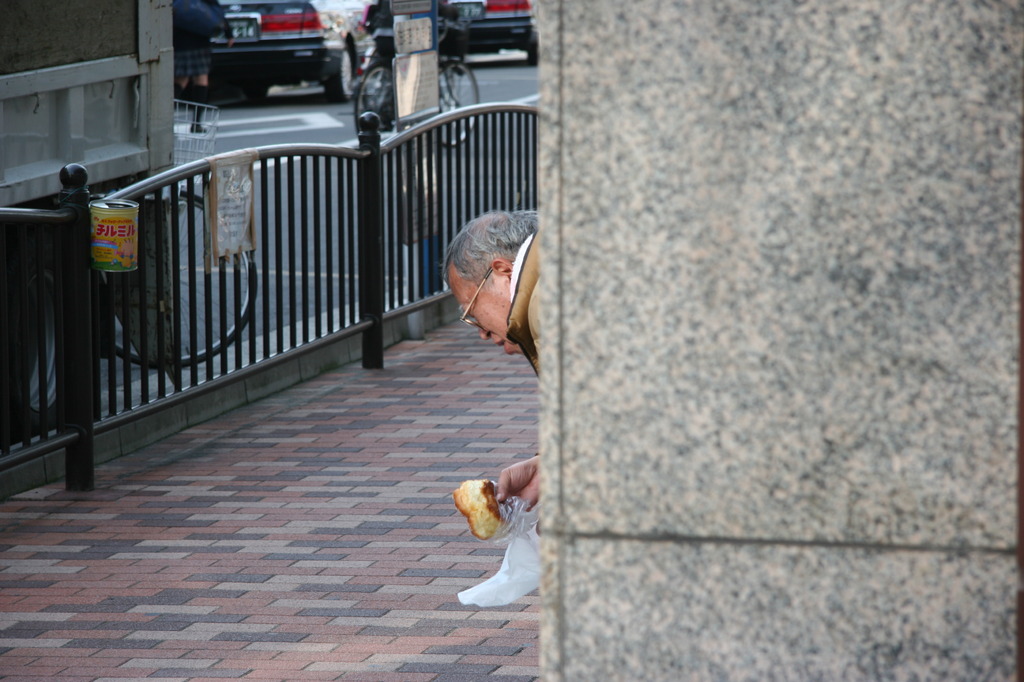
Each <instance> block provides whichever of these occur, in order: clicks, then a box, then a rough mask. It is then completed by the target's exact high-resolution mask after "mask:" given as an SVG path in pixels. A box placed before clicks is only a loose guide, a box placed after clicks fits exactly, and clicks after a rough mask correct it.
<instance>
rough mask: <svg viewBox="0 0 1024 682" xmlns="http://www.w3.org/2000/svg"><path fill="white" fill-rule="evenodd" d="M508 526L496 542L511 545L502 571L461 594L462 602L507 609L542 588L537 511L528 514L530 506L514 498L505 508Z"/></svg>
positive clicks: (503, 511) (504, 527) (503, 506)
mask: <svg viewBox="0 0 1024 682" xmlns="http://www.w3.org/2000/svg"><path fill="white" fill-rule="evenodd" d="M501 507H502V519H503V521H504V525H503V528H502V530H501V531H499V532H498V534H497V535H495V536H494V537H493V538H492V540H494V541H495V542H498V543H500V544H505V543H508V548H507V549H506V550H505V558H504V559H502V561H501V568H499V569H498V572H497V573H495V574H494V575H493V576H491V577H490V578H488V579H487V580H485V581H483V582H482V583H480V584H479V585H477V586H475V587H471V588H469V589H468V590H463V591H462V592H459V601H460V602H462V603H463V604H467V605H469V604H472V605H475V606H504V605H505V604H511V603H512V602H514V601H515V600H516V599H519V598H520V597H522V596H523V595H525V594H528V593H530V592H533V591H534V590H535V589H537V587H538V586H539V585H540V536H539V535H537V510H536V508H534V509H533V510H531V511H529V512H527V511H526V510H525V507H526V504H525V503H524V502H523V500H520V499H519V498H512V499H511V500H509V502H507V503H505V504H503V505H501Z"/></svg>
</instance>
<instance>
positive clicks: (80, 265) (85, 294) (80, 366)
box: [60, 163, 96, 490]
mask: <svg viewBox="0 0 1024 682" xmlns="http://www.w3.org/2000/svg"><path fill="white" fill-rule="evenodd" d="M88 181H89V173H88V172H87V171H86V169H85V167H84V166H81V165H79V164H77V163H72V164H68V165H67V166H64V168H62V169H61V171H60V182H61V185H62V187H63V189H62V190H61V192H60V205H61V206H62V207H68V208H71V209H73V210H74V211H75V213H76V217H75V220H74V222H73V223H71V224H70V225H69V226H68V227H66V228H62V229H66V230H67V231H68V232H67V234H64V235H62V240H61V242H62V247H63V248H61V270H62V276H63V278H64V279H65V287H64V293H63V296H62V301H63V306H62V309H61V313H62V316H63V318H64V321H63V322H64V323H63V343H64V353H65V356H64V357H65V363H64V368H65V380H64V387H65V395H66V396H67V397H66V398H65V401H64V402H65V410H64V420H65V427H66V428H67V429H69V430H71V431H74V432H76V433H77V434H78V438H77V439H76V440H75V441H74V442H73V443H72V444H71V445H69V446H68V447H67V448H66V449H65V451H64V468H65V487H66V488H67V489H68V490H92V489H93V487H94V485H95V454H96V451H95V445H94V439H93V417H94V415H93V392H92V389H93V380H92V379H93V357H92V300H91V294H92V274H91V269H90V255H89V254H90V248H91V242H92V222H91V219H90V217H89V186H88V184H87V183H88Z"/></svg>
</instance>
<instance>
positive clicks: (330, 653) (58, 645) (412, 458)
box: [0, 325, 539, 682]
mask: <svg viewBox="0 0 1024 682" xmlns="http://www.w3.org/2000/svg"><path fill="white" fill-rule="evenodd" d="M385 366H386V368H385V369H384V370H363V369H361V368H360V367H358V366H349V367H345V368H343V369H340V370H337V371H332V372H328V373H326V374H324V375H322V376H320V377H318V378H316V379H314V380H311V381H308V382H305V383H303V384H301V385H299V386H296V387H293V388H291V389H289V390H286V391H283V392H281V393H279V394H276V395H274V396H272V397H270V398H267V399H265V400H262V401H260V402H258V403H255V404H253V405H249V406H246V407H243V408H240V409H238V410H235V411H232V412H230V413H228V414H226V415H223V416H221V417H218V418H216V419H214V420H212V421H209V422H207V423H205V424H203V425H201V426H198V427H195V428H191V429H188V430H187V431H184V432H182V433H180V434H177V435H175V436H173V437H171V438H168V439H167V440H165V441H161V442H160V443H157V444H155V445H152V446H150V447H147V448H145V449H144V450H141V451H139V452H137V453H135V454H133V455H130V456H128V457H124V458H121V459H119V460H116V461H114V462H110V463H108V464H104V465H102V466H101V467H100V468H99V469H98V471H97V476H96V481H97V483H96V490H94V491H92V492H88V493H68V492H65V491H64V489H63V483H61V484H56V485H50V486H46V487H43V488H39V489H37V490H33V491H30V492H28V493H24V494H22V495H19V496H17V497H16V498H13V499H11V500H8V501H6V502H3V503H0V679H4V680H40V679H60V680H114V679H117V680H125V679H145V680H223V679H245V680H289V681H290V680H374V681H385V680H403V681H409V682H413V681H417V682H418V681H421V680H422V681H423V682H427V681H428V680H429V681H433V682H443V681H449V682H453V681H455V680H460V681H461V680H476V679H480V680H489V681H490V682H496V681H497V680H503V681H505V680H507V681H510V682H511V681H515V682H520V681H526V680H532V679H535V678H536V677H537V676H538V675H539V669H538V660H537V625H538V612H539V607H538V597H537V596H536V595H535V594H533V595H530V596H527V597H525V598H523V599H522V600H520V601H518V602H516V603H515V604H512V605H511V606H509V607H502V608H492V609H479V608H476V607H464V606H462V605H461V604H459V601H458V598H457V597H456V593H457V592H458V591H459V590H462V589H465V588H467V587H470V586H472V585H475V584H477V583H479V582H481V581H482V580H484V579H485V578H487V577H488V576H490V575H492V574H493V573H494V572H495V570H497V568H498V566H499V565H500V563H501V556H502V554H503V553H504V552H503V549H502V548H501V547H498V546H496V545H492V544H489V543H484V542H481V541H479V540H476V539H475V538H473V536H471V535H470V534H469V533H468V531H467V529H466V524H465V521H464V519H463V517H462V516H461V515H459V514H458V512H456V511H455V508H454V506H453V505H452V502H451V491H452V490H453V489H454V488H455V487H456V486H457V485H458V482H459V481H461V480H463V479H465V478H474V477H481V476H488V477H492V478H493V477H496V476H497V473H498V471H500V469H501V467H503V466H504V465H506V464H507V463H508V462H510V461H511V460H513V459H514V458H521V457H526V456H529V455H530V454H532V453H533V452H534V451H535V449H536V440H537V404H538V403H537V383H536V378H535V377H534V376H533V372H532V370H531V369H530V367H529V365H528V364H527V362H526V361H525V360H523V359H522V358H518V357H517V358H510V357H507V356H504V355H502V354H501V353H500V350H499V349H497V348H495V347H493V346H488V345H485V344H483V343H481V342H480V341H479V340H478V339H476V338H474V335H473V334H472V333H471V332H469V331H467V330H466V329H465V328H463V327H462V325H458V326H457V327H455V326H449V327H446V328H443V329H439V330H436V331H434V332H432V333H430V334H429V335H428V339H427V340H426V341H407V342H403V343H401V344H399V345H398V346H395V347H393V348H391V349H390V350H389V351H388V352H387V354H386V355H385Z"/></svg>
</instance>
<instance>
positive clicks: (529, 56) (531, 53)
mask: <svg viewBox="0 0 1024 682" xmlns="http://www.w3.org/2000/svg"><path fill="white" fill-rule="evenodd" d="M539 61H540V49H539V47H538V45H537V41H536V40H533V41H531V42H530V44H529V45H528V46H527V48H526V63H527V64H528V65H530V66H537V62H539Z"/></svg>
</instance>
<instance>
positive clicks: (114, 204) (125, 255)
mask: <svg viewBox="0 0 1024 682" xmlns="http://www.w3.org/2000/svg"><path fill="white" fill-rule="evenodd" d="M89 213H90V215H91V216H92V267H93V269H94V270H105V271H106V272H130V271H132V270H135V269H136V268H138V267H139V260H138V247H139V204H138V203H137V202H135V201H126V200H123V199H118V200H116V201H114V200H111V201H108V200H105V199H101V200H98V201H91V202H89Z"/></svg>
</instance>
